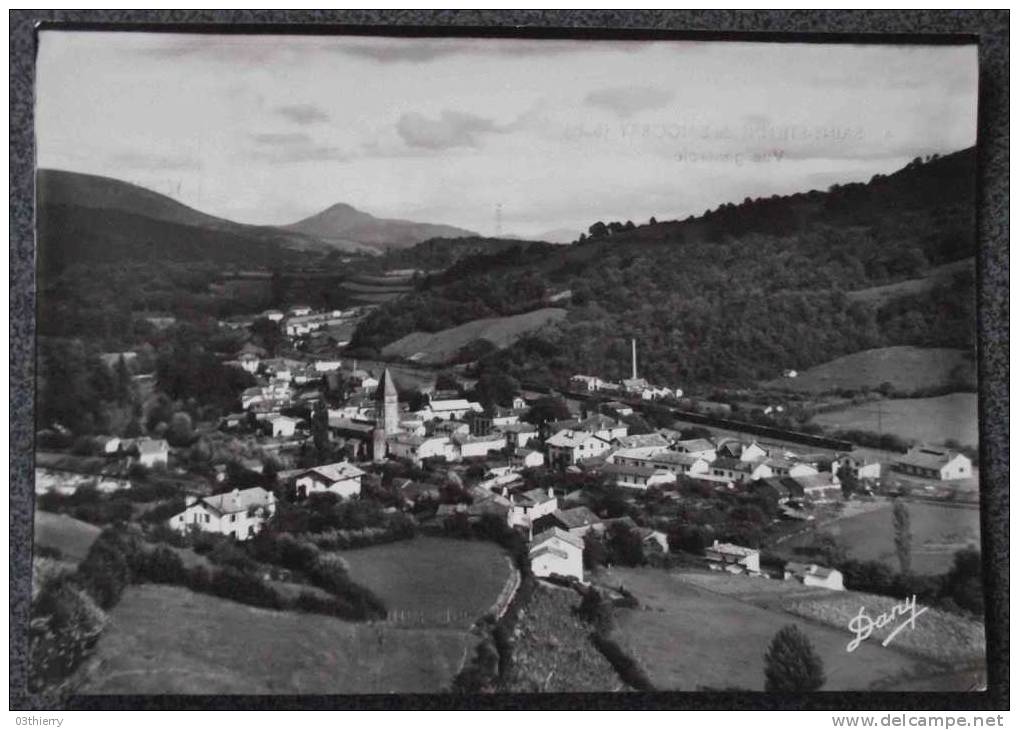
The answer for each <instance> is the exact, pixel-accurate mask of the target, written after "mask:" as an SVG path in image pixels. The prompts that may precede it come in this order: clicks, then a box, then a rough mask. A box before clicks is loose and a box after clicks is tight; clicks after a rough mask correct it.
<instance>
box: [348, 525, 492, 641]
mask: <svg viewBox="0 0 1019 730" xmlns="http://www.w3.org/2000/svg"><path fill="white" fill-rule="evenodd" d="M342 556H343V560H344V562H345V563H346V565H347V566H348V569H349V571H350V577H351V578H352V579H353V580H354V582H355V583H358V584H359V585H362V586H364V587H365V588H368V589H369V590H371V591H372V592H374V593H375V594H376V595H377V596H379V597H380V598H381V599H382V600H383V602H384V603H385V604H386V607H387V608H388V609H389V614H390V620H392V621H395V622H397V623H399V624H400V625H407V626H422V625H423V626H459V627H462V628H467V627H469V626H471V625H472V624H473V623H474V622H475V621H476V620H477V619H479V618H481V617H482V616H483V615H485V613H487V612H488V610H489V609H490V608H491V607H492V606H493V604H495V602H496V600H497V599H498V598H499V595H500V593H501V592H502V590H503V588H504V587H505V586H506V583H507V581H508V580H509V579H510V563H509V559H508V557H507V555H506V553H505V552H504V551H503V550H502V548H500V547H499V546H498V545H495V544H494V543H490V542H481V541H467V540H453V539H447V538H439V537H418V538H416V539H414V540H404V541H401V542H394V543H389V544H387V545H375V546H373V547H367V548H361V549H359V550H346V551H344V552H343V553H342Z"/></svg>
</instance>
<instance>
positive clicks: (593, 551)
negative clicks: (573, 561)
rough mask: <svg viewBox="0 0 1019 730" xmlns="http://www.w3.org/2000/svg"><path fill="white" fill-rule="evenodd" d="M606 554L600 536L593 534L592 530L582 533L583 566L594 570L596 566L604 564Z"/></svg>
mask: <svg viewBox="0 0 1019 730" xmlns="http://www.w3.org/2000/svg"><path fill="white" fill-rule="evenodd" d="M607 557H608V554H607V553H606V551H605V545H604V544H603V543H602V541H601V538H599V537H598V536H597V535H595V534H594V531H593V530H588V531H587V532H585V533H584V568H585V569H586V570H594V569H595V568H597V567H598V566H601V565H605V561H606V558H607Z"/></svg>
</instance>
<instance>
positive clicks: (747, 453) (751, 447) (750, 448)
mask: <svg viewBox="0 0 1019 730" xmlns="http://www.w3.org/2000/svg"><path fill="white" fill-rule="evenodd" d="M767 456H768V451H767V449H765V448H764V447H763V446H761V445H760V444H759V443H757V442H756V441H751V442H750V443H749V444H747V445H746V446H744V447H743V451H742V452H741V453H740V455H739V460H740V461H760V460H761V459H764V458H765V457H767Z"/></svg>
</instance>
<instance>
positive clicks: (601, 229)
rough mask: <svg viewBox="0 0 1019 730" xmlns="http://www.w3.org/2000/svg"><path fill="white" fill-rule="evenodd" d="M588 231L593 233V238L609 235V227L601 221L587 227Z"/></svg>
mask: <svg viewBox="0 0 1019 730" xmlns="http://www.w3.org/2000/svg"><path fill="white" fill-rule="evenodd" d="M587 232H588V233H590V234H591V238H605V236H607V235H609V229H608V227H607V226H606V225H605V224H604V223H602V222H601V221H598V222H597V223H594V224H592V225H591V227H590V228H588V229H587Z"/></svg>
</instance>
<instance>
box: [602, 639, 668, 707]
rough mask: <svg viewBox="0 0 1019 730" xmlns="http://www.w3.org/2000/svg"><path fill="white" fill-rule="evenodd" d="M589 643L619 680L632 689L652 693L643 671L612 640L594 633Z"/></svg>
mask: <svg viewBox="0 0 1019 730" xmlns="http://www.w3.org/2000/svg"><path fill="white" fill-rule="evenodd" d="M591 641H592V642H593V643H594V646H595V648H596V649H598V651H600V652H601V653H602V655H604V657H605V658H606V659H607V660H608V662H609V664H611V665H612V667H613V668H614V669H615V670H616V673H618V674H619V677H620V679H622V680H623V681H624V682H626V683H627V684H628V685H630V686H631V687H633V688H634V689H637V690H643V691H645V692H653V691H654V689H655V687H654V685H653V684H651V679H650V678H649V677H648V676H647V673H646V672H645V671H644V669H643V668H642V667H641V666H640V664H638V663H637V661H636V660H635V659H634V658H633V657H631V656H630V655H629V654H627V653H626V652H625V651H624V650H623V648H622V647H621V646H619V644H618V643H617V642H616V641H615V640H614V639H610V638H608V637H607V636H605V635H603V634H600V633H597V632H596V633H594V634H593V635H592V636H591Z"/></svg>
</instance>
